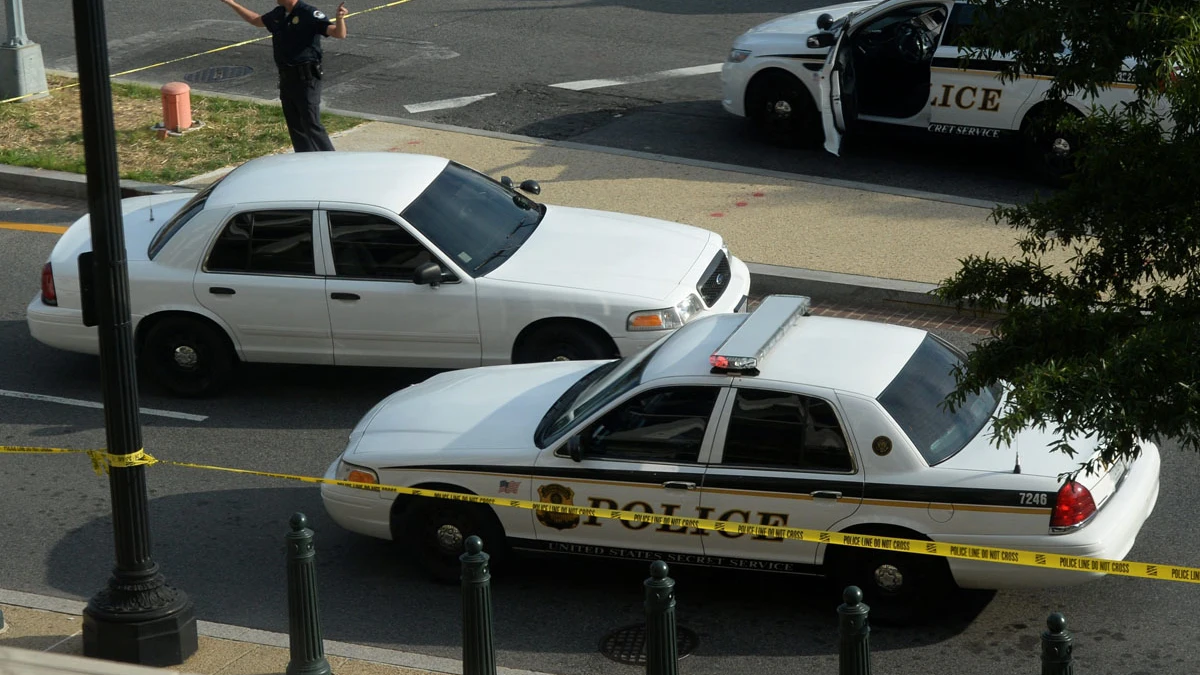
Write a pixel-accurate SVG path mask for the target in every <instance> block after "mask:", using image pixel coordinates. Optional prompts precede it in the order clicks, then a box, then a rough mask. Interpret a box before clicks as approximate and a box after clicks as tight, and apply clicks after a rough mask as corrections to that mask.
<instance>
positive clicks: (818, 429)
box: [721, 389, 854, 472]
mask: <svg viewBox="0 0 1200 675" xmlns="http://www.w3.org/2000/svg"><path fill="white" fill-rule="evenodd" d="M721 464H723V465H737V466H747V467H754V468H769V469H776V468H778V469H793V470H797V471H834V472H850V471H853V470H854V464H853V462H851V460H850V449H849V447H848V446H847V445H846V435H845V433H843V431H842V428H841V425H839V424H838V420H837V415H835V414H834V412H833V406H831V405H830V404H829V402H828V401H824V400H821V399H819V398H813V397H811V396H803V395H800V394H792V393H788V392H782V391H768V390H764V389H738V390H737V394H736V397H735V399H734V402H733V414H732V415H730V418H729V430H728V431H727V432H726V434H725V451H724V454H723V455H722V459H721Z"/></svg>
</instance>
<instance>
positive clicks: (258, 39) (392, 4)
mask: <svg viewBox="0 0 1200 675" xmlns="http://www.w3.org/2000/svg"><path fill="white" fill-rule="evenodd" d="M406 2H412V0H394V2H389V3H386V4H383V5H377V6H375V7H371V8H368V9H363V10H359V11H357V12H350V13H348V14H346V18H347V19H349V18H350V17H352V16H358V15H360V14H366V13H367V12H375V11H379V10H381V9H387V8H388V7H395V6H396V5H403V4H404V3H406ZM330 21H331V22H333V23H337V18H336V17H335V18H333V19H330ZM269 39H271V36H270V35H264V36H262V37H256V38H254V39H253V40H243V41H242V42H237V43H234V44H231V45H225V46H224V47H215V48H213V49H210V50H208V51H204V52H198V53H196V54H189V55H188V56H181V57H179V58H177V59H171V60H169V61H159V62H158V63H153V64H150V65H148V66H142V67H140V68H132V69H130V70H123V71H121V72H119V73H113V74H112V75H110V76H109V79H110V80H111V79H114V78H118V77H121V76H122V75H131V74H133V73H140V72H141V71H143V70H150V69H151V68H158V67H160V66H165V65H169V64H172V63H178V62H180V61H186V60H188V59H194V58H196V57H198V56H206V55H208V54H216V53H217V52H221V51H225V50H226V49H233V48H235V47H244V46H245V45H248V44H253V43H255V42H262V41H263V40H269ZM78 86H79V83H78V82H74V83H72V84H64V85H63V86H61V87H52V88H50V89H43V90H41V91H35V92H32V93H29V94H23V95H21V96H14V97H13V98H6V99H4V100H2V101H0V104H4V103H12V102H14V101H20V100H21V99H23V98H29V97H30V96H41V95H42V94H49V93H51V92H55V91H62V90H63V89H71V88H72V87H78Z"/></svg>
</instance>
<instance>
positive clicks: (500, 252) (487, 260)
mask: <svg viewBox="0 0 1200 675" xmlns="http://www.w3.org/2000/svg"><path fill="white" fill-rule="evenodd" d="M506 241H507V240H506ZM515 250H517V247H516V246H504V247H502V248H498V249H496V250H495V251H492V254H491V255H489V256H488V257H486V258H484V259H483V262H481V263H479V264H478V265H476V266H475V271H476V272H478V271H479V270H481V269H483V266H484V265H487V264H488V263H490V262H492V261H493V260H495V259H496V258H499V257H500V256H504V255H508V254H509V253H512V252H513V251H515Z"/></svg>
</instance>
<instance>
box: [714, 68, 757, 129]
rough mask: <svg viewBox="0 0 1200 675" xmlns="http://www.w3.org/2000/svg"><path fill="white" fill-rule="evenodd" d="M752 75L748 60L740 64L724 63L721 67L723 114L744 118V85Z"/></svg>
mask: <svg viewBox="0 0 1200 675" xmlns="http://www.w3.org/2000/svg"><path fill="white" fill-rule="evenodd" d="M752 74H753V73H752V72H751V68H750V59H746V60H745V61H742V62H741V63H732V62H730V61H726V62H725V65H723V66H721V107H722V108H724V109H725V112H727V113H730V114H732V115H737V116H738V117H745V116H746V85H747V84H748V83H749V82H750V76H751V75H752Z"/></svg>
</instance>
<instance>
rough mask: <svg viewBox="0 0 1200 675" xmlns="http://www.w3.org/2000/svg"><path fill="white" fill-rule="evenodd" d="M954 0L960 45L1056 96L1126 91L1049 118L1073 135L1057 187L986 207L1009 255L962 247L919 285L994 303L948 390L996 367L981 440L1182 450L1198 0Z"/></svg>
mask: <svg viewBox="0 0 1200 675" xmlns="http://www.w3.org/2000/svg"><path fill="white" fill-rule="evenodd" d="M972 3H973V4H976V5H977V11H976V14H977V16H979V17H981V19H982V20H981V21H980V22H979V24H978V25H977V27H975V28H974V29H972V30H970V31H968V39H969V40H970V43H971V45H972V50H973V51H974V54H973V57H975V58H995V57H996V56H997V55H1008V56H1009V57H1010V58H1012V59H1013V62H1012V65H1011V67H1009V68H1008V70H1007V71H1006V72H1005V73H1004V74H1003V75H1002V77H1003V78H1006V79H1008V78H1013V77H1016V76H1018V74H1020V73H1041V74H1047V75H1049V76H1051V77H1053V84H1052V87H1051V93H1050V96H1051V97H1052V98H1056V99H1060V100H1061V99H1063V98H1065V97H1067V96H1071V95H1073V94H1075V95H1084V96H1095V95H1096V94H1097V93H1098V92H1099V91H1100V90H1101V89H1102V88H1103V87H1105V86H1106V85H1107V84H1108V83H1113V82H1118V81H1124V82H1131V83H1132V84H1134V85H1135V88H1136V93H1137V97H1138V100H1137V103H1135V104H1133V105H1128V106H1121V107H1119V108H1117V109H1111V110H1109V109H1096V110H1093V113H1092V114H1090V115H1088V116H1085V117H1082V118H1081V119H1078V120H1075V121H1067V122H1064V124H1067V125H1070V127H1071V130H1072V131H1073V132H1074V133H1075V134H1077V137H1078V138H1079V140H1080V141H1082V146H1081V147H1080V148H1079V149H1078V150H1077V156H1076V159H1075V170H1074V173H1073V175H1072V176H1070V179H1069V180H1068V182H1067V184H1066V186H1065V187H1064V188H1063V189H1062V190H1060V191H1057V192H1055V193H1053V194H1051V195H1049V196H1046V197H1042V196H1039V197H1038V198H1036V199H1035V200H1034V201H1032V202H1030V203H1028V204H1022V205H1018V206H1013V207H1000V208H997V209H996V210H995V212H994V213H993V217H994V218H995V219H996V221H997V222H1008V223H1009V224H1011V226H1012V227H1013V228H1015V229H1016V230H1017V231H1018V233H1019V234H1018V247H1017V251H1019V253H1016V254H1013V255H1011V256H1004V257H994V256H992V255H990V254H989V255H985V256H970V257H968V258H966V259H963V260H961V261H960V262H961V263H962V267H961V269H960V270H958V271H957V272H956V273H955V274H954V276H952V277H951V278H949V279H947V280H944V281H943V282H942V284H941V285H940V287H939V289H938V291H936V293H937V294H938V295H940V296H941V297H942V298H944V299H946V300H949V301H952V302H954V303H956V304H958V305H959V306H972V307H977V308H982V309H989V310H995V309H1001V310H1004V315H1003V316H1002V318H1001V319H1000V320H999V321H998V323H997V327H996V329H995V331H994V333H993V336H992V337H991V338H990V339H988V340H986V341H984V342H983V343H982V344H981V345H980V346H979V347H978V349H976V350H975V351H973V352H972V353H971V354H970V355H969V356H968V358H967V360H966V362H965V364H964V367H962V368H960V369H959V370H958V371H957V376H958V383H959V386H958V390H957V391H956V392H955V393H954V394H953V395H951V397H950V403H951V404H952V405H955V404H960V403H961V402H962V401H963V400H964V399H965V395H966V394H967V393H969V392H973V391H977V390H979V389H980V388H981V387H982V386H985V385H987V384H990V383H994V382H996V381H1005V382H1007V383H1009V384H1010V385H1011V387H1012V393H1011V396H1010V398H1009V401H1008V403H1007V405H1005V406H1004V407H1003V408H1002V409H1001V410H998V411H997V425H996V434H995V437H994V440H995V442H997V443H1007V442H1010V441H1011V440H1012V439H1013V437H1014V435H1015V433H1016V432H1017V431H1019V430H1020V429H1022V428H1024V427H1027V426H1034V427H1039V428H1043V429H1045V428H1052V429H1054V430H1055V433H1056V435H1057V436H1058V438H1059V441H1058V442H1057V444H1056V445H1055V446H1054V447H1053V448H1052V449H1053V450H1057V451H1064V452H1067V453H1069V454H1072V455H1073V454H1074V453H1075V452H1076V448H1074V447H1073V446H1072V445H1071V442H1070V441H1071V440H1072V439H1073V438H1080V437H1083V436H1086V435H1089V434H1090V433H1092V432H1094V433H1095V434H1096V436H1095V438H1096V439H1097V440H1098V441H1099V442H1100V446H1101V457H1102V459H1103V461H1105V462H1110V461H1112V460H1113V459H1115V458H1118V457H1129V458H1133V457H1136V456H1137V455H1138V454H1139V450H1138V441H1139V439H1161V438H1164V437H1166V438H1172V439H1174V440H1177V441H1178V442H1179V443H1181V444H1182V445H1183V446H1184V447H1185V448H1188V449H1192V450H1198V449H1200V377H1198V376H1200V128H1198V123H1200V68H1198V66H1200V2H1197V1H1196V0H1143V1H1135V0H972ZM1064 46H1065V47H1066V49H1063V47H1064ZM1127 58H1129V59H1131V61H1130V62H1129V63H1131V64H1132V68H1130V69H1127V70H1126V72H1125V75H1124V79H1123V80H1122V79H1121V78H1122V69H1123V68H1124V67H1125V64H1126V59H1127ZM1064 253H1065V255H1064ZM1063 257H1066V258H1067V262H1066V263H1065V264H1064V263H1063V262H1061V260H1062V258H1063ZM1051 260H1057V261H1059V262H1057V264H1053V263H1052V262H1049V261H1051ZM1092 468H1093V467H1092V466H1090V465H1089V466H1088V467H1087V469H1086V470H1089V471H1090V470H1091V469H1092Z"/></svg>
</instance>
